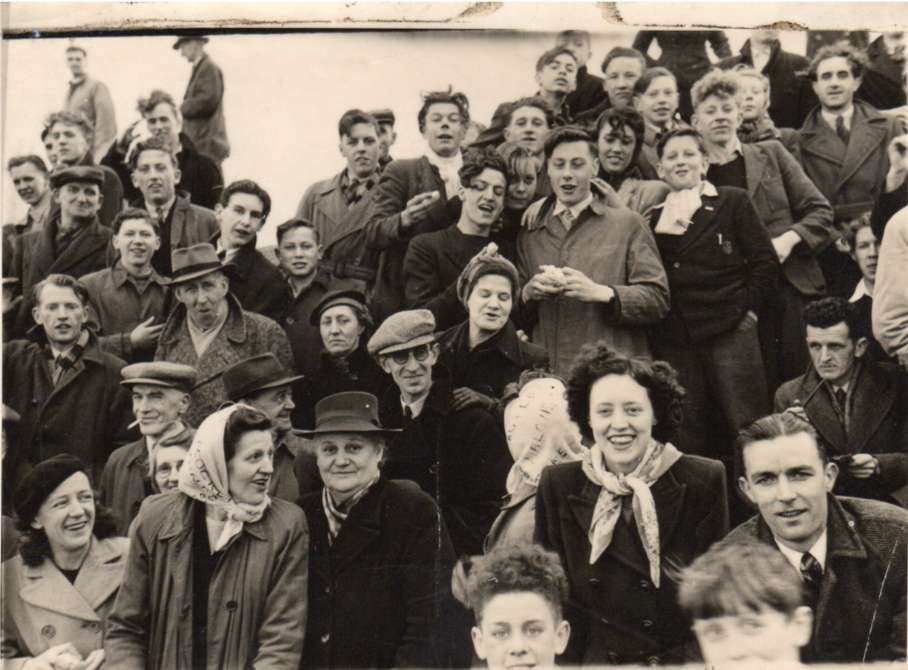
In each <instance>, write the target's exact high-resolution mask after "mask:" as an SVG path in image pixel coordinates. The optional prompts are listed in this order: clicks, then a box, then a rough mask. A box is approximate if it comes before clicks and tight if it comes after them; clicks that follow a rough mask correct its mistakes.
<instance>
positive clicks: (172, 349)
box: [155, 294, 293, 428]
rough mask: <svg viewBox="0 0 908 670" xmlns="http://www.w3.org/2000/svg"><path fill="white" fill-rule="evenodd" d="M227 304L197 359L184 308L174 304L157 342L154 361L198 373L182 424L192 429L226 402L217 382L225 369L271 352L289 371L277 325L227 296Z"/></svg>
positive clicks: (289, 360) (284, 343) (285, 343)
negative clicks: (225, 313)
mask: <svg viewBox="0 0 908 670" xmlns="http://www.w3.org/2000/svg"><path fill="white" fill-rule="evenodd" d="M227 304H228V309H229V310H230V313H229V315H228V316H227V322H226V323H225V324H224V327H223V328H221V331H220V332H219V333H218V334H217V336H216V337H215V338H214V341H213V342H212V343H211V345H210V346H209V347H208V349H207V351H205V353H204V354H203V355H202V357H201V358H199V357H198V355H197V354H196V352H195V347H194V346H193V344H192V338H191V337H190V335H189V326H188V325H187V323H186V319H187V315H186V307H185V305H177V307H176V308H175V309H174V310H173V312H171V314H170V316H169V317H168V319H167V323H166V324H164V330H162V331H161V338H160V340H158V350H157V351H156V352H155V360H156V361H170V362H171V363H183V364H184V365H191V366H192V367H194V368H195V369H196V370H197V371H198V373H199V378H198V382H197V383H196V385H195V387H194V388H193V390H192V393H191V394H190V398H191V404H190V406H189V411H188V412H187V413H186V415H185V416H184V420H185V421H186V423H187V424H189V425H190V426H192V427H194V428H195V427H198V425H199V424H200V423H201V422H202V420H203V419H205V418H206V417H207V416H208V415H209V414H211V413H212V412H214V411H216V410H217V408H218V407H219V406H220V405H221V403H222V402H224V401H225V400H227V393H226V392H225V391H224V383H223V382H222V381H221V373H222V372H223V371H224V369H225V368H228V367H230V366H231V365H233V364H234V363H239V362H240V361H243V360H246V359H247V358H251V357H253V356H258V355H259V354H267V353H272V354H274V355H275V356H277V357H278V359H279V360H280V362H281V365H283V366H284V367H285V368H286V369H288V370H292V369H293V355H292V354H291V353H290V343H289V342H288V341H287V335H286V334H285V333H284V331H283V330H281V327H280V326H279V325H277V324H276V323H275V322H274V321H272V320H271V319H269V318H267V317H264V316H262V315H260V314H253V313H251V312H246V311H244V310H243V308H242V307H240V303H239V302H238V301H237V299H236V298H235V297H234V296H233V295H232V294H228V295H227Z"/></svg>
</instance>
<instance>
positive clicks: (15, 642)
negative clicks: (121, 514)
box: [0, 454, 129, 670]
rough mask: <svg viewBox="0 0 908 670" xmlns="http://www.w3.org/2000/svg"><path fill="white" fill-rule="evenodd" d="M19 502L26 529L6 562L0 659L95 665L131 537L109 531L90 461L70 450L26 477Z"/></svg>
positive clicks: (50, 666)
mask: <svg viewBox="0 0 908 670" xmlns="http://www.w3.org/2000/svg"><path fill="white" fill-rule="evenodd" d="M15 509H16V515H17V519H18V529H19V530H20V531H21V533H22V535H21V536H20V537H19V543H20V544H19V555H18V556H15V557H13V558H11V559H9V560H8V561H6V562H4V563H3V619H2V628H3V639H2V645H0V648H2V653H0V657H2V659H3V660H2V662H0V665H2V667H3V668H5V669H10V670H12V669H16V670H19V669H20V668H21V669H22V670H60V669H62V668H78V669H79V670H95V668H97V667H99V666H100V665H101V663H102V662H103V661H104V651H103V650H102V645H103V643H104V635H105V632H106V630H107V621H108V616H109V615H110V611H111V609H112V608H113V604H114V598H115V597H116V594H117V589H119V587H120V583H121V581H122V579H123V570H124V568H125V566H126V554H127V550H128V548H129V540H127V539H126V538H122V537H112V536H113V535H114V534H115V533H116V525H115V523H114V520H113V518H111V517H110V515H109V514H107V512H106V510H104V509H103V508H101V507H99V506H98V505H97V504H96V503H95V496H94V493H93V492H92V489H91V484H90V483H89V481H88V475H87V474H86V469H85V466H84V465H83V464H82V462H81V461H80V460H79V459H78V458H75V457H74V456H70V455H68V454H61V455H59V456H54V457H53V458H50V459H48V460H46V461H44V462H42V463H39V464H38V465H36V466H35V467H34V468H33V469H31V470H30V471H29V472H28V474H26V475H25V477H23V478H22V480H21V481H20V483H19V486H18V488H17V491H16V498H15ZM108 667H112V666H108Z"/></svg>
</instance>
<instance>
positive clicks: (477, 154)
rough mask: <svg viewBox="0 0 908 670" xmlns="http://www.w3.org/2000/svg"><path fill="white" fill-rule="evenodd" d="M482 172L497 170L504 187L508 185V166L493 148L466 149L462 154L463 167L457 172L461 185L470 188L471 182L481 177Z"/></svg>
mask: <svg viewBox="0 0 908 670" xmlns="http://www.w3.org/2000/svg"><path fill="white" fill-rule="evenodd" d="M483 170H497V171H498V172H500V173H501V174H502V176H503V177H504V182H505V186H507V185H508V182H509V181H510V175H509V174H508V166H507V164H506V163H505V162H504V161H503V160H502V159H501V156H499V155H498V152H496V151H495V148H494V147H484V148H476V149H467V150H466V151H465V152H464V154H463V166H462V167H461V168H460V170H458V171H457V174H458V176H459V177H460V183H461V185H462V186H463V187H464V188H470V186H472V185H473V180H474V179H476V177H478V176H479V175H481V174H482V172H483Z"/></svg>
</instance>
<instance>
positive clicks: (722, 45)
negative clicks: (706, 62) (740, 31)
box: [706, 30, 731, 58]
mask: <svg viewBox="0 0 908 670" xmlns="http://www.w3.org/2000/svg"><path fill="white" fill-rule="evenodd" d="M706 39H707V40H708V41H709V44H710V46H712V48H713V53H715V54H716V57H717V58H728V57H730V56H731V47H730V46H729V44H728V38H727V37H726V36H725V32H724V31H722V30H711V31H710V32H709V35H708V36H707V37H706Z"/></svg>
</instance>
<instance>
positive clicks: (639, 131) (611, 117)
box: [596, 107, 646, 165]
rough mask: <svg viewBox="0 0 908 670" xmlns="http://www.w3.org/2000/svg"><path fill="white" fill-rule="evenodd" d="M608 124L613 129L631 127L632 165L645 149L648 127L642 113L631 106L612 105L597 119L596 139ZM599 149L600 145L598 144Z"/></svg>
mask: <svg viewBox="0 0 908 670" xmlns="http://www.w3.org/2000/svg"><path fill="white" fill-rule="evenodd" d="M606 124H608V125H609V126H611V128H612V129H613V130H624V129H625V128H627V129H629V130H630V131H631V133H633V135H634V156H633V158H632V159H631V165H634V164H635V163H636V162H637V156H639V155H640V151H641V150H642V149H643V138H644V136H645V134H646V127H645V125H644V122H643V117H642V116H641V115H640V113H639V112H638V111H636V110H634V109H631V108H630V107H610V108H609V109H607V110H605V111H604V112H602V114H600V115H599V118H598V119H596V141H597V145H598V140H599V138H600V137H601V136H602V129H603V128H604V127H605V125H606ZM597 151H598V146H597Z"/></svg>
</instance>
